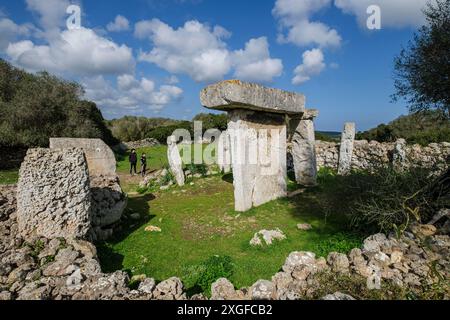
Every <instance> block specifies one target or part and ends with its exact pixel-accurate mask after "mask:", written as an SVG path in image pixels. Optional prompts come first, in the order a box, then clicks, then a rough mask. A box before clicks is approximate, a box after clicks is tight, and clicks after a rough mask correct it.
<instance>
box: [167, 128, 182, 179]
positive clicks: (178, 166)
mask: <svg viewBox="0 0 450 320" xmlns="http://www.w3.org/2000/svg"><path fill="white" fill-rule="evenodd" d="M167 146H168V148H167V159H168V160H169V166H170V171H172V174H173V175H174V177H175V180H176V181H177V184H178V185H179V186H183V185H184V181H185V180H184V172H183V161H182V160H181V156H180V151H179V150H178V146H177V141H176V137H175V136H170V137H168V138H167Z"/></svg>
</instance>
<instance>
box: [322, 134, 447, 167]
mask: <svg viewBox="0 0 450 320" xmlns="http://www.w3.org/2000/svg"><path fill="white" fill-rule="evenodd" d="M395 146H396V143H380V142H376V141H371V142H368V141H366V140H358V141H355V144H354V148H353V156H352V163H351V168H352V169H356V170H370V169H373V168H374V167H376V166H379V165H387V164H389V163H393V162H394V154H395V151H394V150H395ZM339 148H340V143H336V142H324V141H316V157H317V166H318V168H322V167H327V168H332V169H335V170H337V169H338V166H339ZM404 149H405V150H404V151H405V159H404V160H403V163H402V165H403V166H404V167H413V166H417V167H433V166H438V167H440V168H441V169H445V168H446V167H448V164H449V162H450V160H449V159H450V143H449V142H441V143H431V144H430V145H428V146H426V147H423V146H420V145H417V144H415V145H405V147H404Z"/></svg>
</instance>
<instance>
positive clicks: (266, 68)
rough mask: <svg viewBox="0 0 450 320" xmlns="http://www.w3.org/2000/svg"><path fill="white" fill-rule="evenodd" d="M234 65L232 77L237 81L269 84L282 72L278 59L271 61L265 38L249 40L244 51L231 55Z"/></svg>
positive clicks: (281, 64) (281, 65)
mask: <svg viewBox="0 0 450 320" xmlns="http://www.w3.org/2000/svg"><path fill="white" fill-rule="evenodd" d="M232 59H233V63H234V64H235V68H236V69H235V72H234V76H235V77H236V78H238V79H242V80H247V81H256V82H270V81H272V80H273V78H274V77H279V76H280V75H281V74H282V72H283V63H282V61H281V60H280V59H272V58H271V57H270V52H269V43H268V42H267V38H266V37H261V38H257V39H250V40H249V41H248V42H247V43H246V44H245V49H243V50H237V51H235V52H233V55H232Z"/></svg>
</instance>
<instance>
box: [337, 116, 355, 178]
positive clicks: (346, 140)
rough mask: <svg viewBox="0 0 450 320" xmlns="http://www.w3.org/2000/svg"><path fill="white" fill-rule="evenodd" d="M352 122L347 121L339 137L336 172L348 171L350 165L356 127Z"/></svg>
mask: <svg viewBox="0 0 450 320" xmlns="http://www.w3.org/2000/svg"><path fill="white" fill-rule="evenodd" d="M355 127H356V126H355V124H354V123H353V122H347V123H346V124H345V126H344V132H342V137H341V147H340V150H339V166H338V174H341V175H345V174H348V173H350V170H351V167H352V156H353V144H354V142H355V134H356V131H355V130H356V128H355Z"/></svg>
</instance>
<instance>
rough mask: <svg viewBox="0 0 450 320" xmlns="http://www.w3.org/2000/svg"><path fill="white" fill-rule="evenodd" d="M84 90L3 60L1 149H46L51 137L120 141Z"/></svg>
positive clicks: (0, 74)
mask: <svg viewBox="0 0 450 320" xmlns="http://www.w3.org/2000/svg"><path fill="white" fill-rule="evenodd" d="M82 94H83V89H82V87H81V86H80V85H79V84H77V83H75V82H69V81H65V80H62V79H59V78H57V77H55V76H52V75H50V74H48V73H46V72H43V73H38V74H30V73H27V72H25V71H23V70H20V69H17V68H14V67H13V66H11V65H10V64H9V63H7V62H6V61H4V60H1V59H0V145H1V146H7V147H45V146H48V143H49V138H50V137H83V138H101V139H103V140H104V141H105V142H106V143H108V144H115V143H117V142H118V141H117V140H116V139H115V138H114V137H113V136H112V134H111V132H110V131H109V129H108V128H107V127H106V125H105V123H104V119H103V116H102V114H101V112H100V110H99V109H98V108H97V106H96V105H95V103H93V102H89V101H84V100H82V99H80V97H81V96H82Z"/></svg>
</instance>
